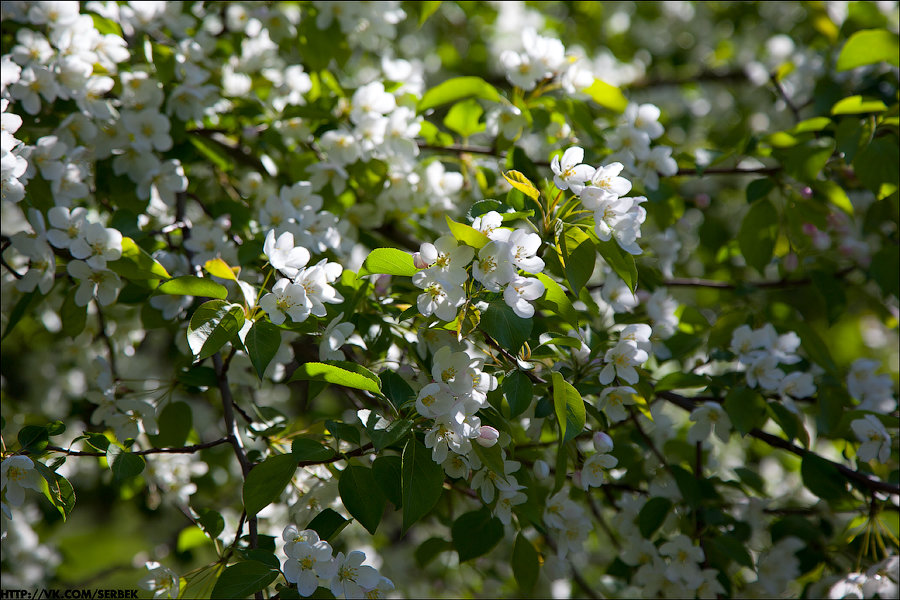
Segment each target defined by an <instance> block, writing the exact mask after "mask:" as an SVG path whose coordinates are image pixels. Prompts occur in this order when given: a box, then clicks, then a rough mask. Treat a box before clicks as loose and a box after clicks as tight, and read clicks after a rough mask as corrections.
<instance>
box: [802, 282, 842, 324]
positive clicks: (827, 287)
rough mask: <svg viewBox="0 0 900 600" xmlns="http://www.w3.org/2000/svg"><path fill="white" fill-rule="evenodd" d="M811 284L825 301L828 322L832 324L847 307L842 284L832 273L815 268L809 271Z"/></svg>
mask: <svg viewBox="0 0 900 600" xmlns="http://www.w3.org/2000/svg"><path fill="white" fill-rule="evenodd" d="M810 279H812V282H813V286H814V287H815V288H816V290H817V291H818V292H819V294H820V295H821V297H822V299H823V300H824V302H825V308H826V313H827V316H828V323H829V324H834V323H835V322H836V321H837V320H838V319H840V318H841V317H842V316H843V315H844V310H845V309H846V308H847V295H846V294H845V293H844V284H843V282H841V281H839V280H838V278H837V277H836V276H835V274H834V273H826V272H825V271H821V270H815V271H813V272H812V273H810Z"/></svg>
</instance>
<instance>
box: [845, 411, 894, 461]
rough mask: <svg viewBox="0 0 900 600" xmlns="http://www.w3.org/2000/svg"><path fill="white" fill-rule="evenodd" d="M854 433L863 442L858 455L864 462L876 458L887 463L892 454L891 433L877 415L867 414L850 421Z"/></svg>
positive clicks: (857, 452)
mask: <svg viewBox="0 0 900 600" xmlns="http://www.w3.org/2000/svg"><path fill="white" fill-rule="evenodd" d="M850 428H851V429H852V430H853V434H854V435H856V439H858V440H859V441H860V442H862V444H861V445H860V446H859V449H858V450H857V451H856V456H857V458H858V459H859V460H861V461H863V462H868V461H870V460H872V459H876V460H877V461H878V462H880V463H886V462H887V461H888V459H889V458H890V456H891V435H890V434H889V433H888V431H887V429H885V427H884V424H883V423H882V422H881V421H879V420H878V417H876V416H875V415H865V416H864V417H863V418H862V419H856V420H855V421H853V422H851V423H850Z"/></svg>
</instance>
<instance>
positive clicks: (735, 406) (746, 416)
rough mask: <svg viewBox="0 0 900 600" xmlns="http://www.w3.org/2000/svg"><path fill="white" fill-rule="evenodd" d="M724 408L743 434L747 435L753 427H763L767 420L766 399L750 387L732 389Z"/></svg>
mask: <svg viewBox="0 0 900 600" xmlns="http://www.w3.org/2000/svg"><path fill="white" fill-rule="evenodd" d="M722 408H724V409H725V412H726V413H727V414H728V418H729V419H730V420H731V424H732V425H734V428H735V429H737V430H738V431H739V432H740V433H741V435H747V434H748V433H749V432H750V430H751V429H754V428H756V427H762V425H763V424H764V423H765V422H766V418H767V413H766V401H765V399H764V398H763V397H762V396H760V395H759V392H756V391H754V390H751V389H749V388H745V387H736V388H734V389H732V390H731V391H730V392H728V395H727V396H726V397H725V402H724V403H723V404H722Z"/></svg>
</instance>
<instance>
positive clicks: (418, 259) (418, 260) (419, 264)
mask: <svg viewBox="0 0 900 600" xmlns="http://www.w3.org/2000/svg"><path fill="white" fill-rule="evenodd" d="M413 264H414V265H415V266H416V268H417V269H427V268H428V263H427V262H425V259H424V258H422V254H421V253H420V252H413Z"/></svg>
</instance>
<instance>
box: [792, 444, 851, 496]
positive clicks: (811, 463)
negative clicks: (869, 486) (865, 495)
mask: <svg viewBox="0 0 900 600" xmlns="http://www.w3.org/2000/svg"><path fill="white" fill-rule="evenodd" d="M800 475H801V476H802V477H803V485H805V486H806V488H807V489H808V490H809V491H811V492H812V493H813V494H815V495H816V496H818V497H819V498H822V499H823V500H841V499H844V498H847V497H848V496H849V495H850V494H849V492H848V491H847V480H846V479H844V476H843V475H841V472H840V471H838V469H837V467H836V466H834V465H833V464H832V463H831V462H829V461H827V460H825V459H824V458H822V457H821V456H818V455H816V454H813V453H812V452H809V453H807V454H805V455H804V456H803V459H802V460H801V461H800Z"/></svg>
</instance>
